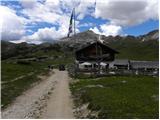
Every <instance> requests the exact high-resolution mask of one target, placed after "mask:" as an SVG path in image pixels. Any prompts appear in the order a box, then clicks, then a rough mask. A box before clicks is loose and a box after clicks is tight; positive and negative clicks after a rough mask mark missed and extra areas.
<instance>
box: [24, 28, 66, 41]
mask: <svg viewBox="0 0 160 120" xmlns="http://www.w3.org/2000/svg"><path fill="white" fill-rule="evenodd" d="M67 32H68V31H67V30H66V27H65V26H63V25H62V26H61V27H60V28H59V29H58V30H56V28H55V27H52V28H42V29H38V31H37V32H35V33H34V34H32V35H29V36H25V37H23V38H22V39H21V41H26V42H29V43H38V44H39V43H42V42H51V41H54V40H57V39H59V38H61V37H64V36H66V35H67Z"/></svg>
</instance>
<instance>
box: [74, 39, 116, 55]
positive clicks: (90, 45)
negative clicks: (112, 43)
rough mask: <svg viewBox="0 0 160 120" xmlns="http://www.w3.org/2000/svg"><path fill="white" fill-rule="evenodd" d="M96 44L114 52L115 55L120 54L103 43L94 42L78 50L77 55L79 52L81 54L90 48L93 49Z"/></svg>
mask: <svg viewBox="0 0 160 120" xmlns="http://www.w3.org/2000/svg"><path fill="white" fill-rule="evenodd" d="M96 44H98V45H100V46H102V47H104V48H107V49H108V50H110V51H112V52H113V53H119V52H118V51H116V50H114V49H112V48H110V47H108V46H107V45H105V44H102V43H101V42H98V41H97V42H93V43H91V44H89V45H86V46H83V47H82V48H80V49H78V50H76V53H77V52H80V51H83V50H85V49H88V48H90V47H92V46H95V45H96Z"/></svg>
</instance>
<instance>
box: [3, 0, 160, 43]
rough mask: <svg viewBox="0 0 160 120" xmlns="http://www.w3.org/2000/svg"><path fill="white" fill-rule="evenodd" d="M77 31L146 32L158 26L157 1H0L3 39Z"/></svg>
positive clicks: (45, 38)
mask: <svg viewBox="0 0 160 120" xmlns="http://www.w3.org/2000/svg"><path fill="white" fill-rule="evenodd" d="M74 7H75V13H76V15H75V18H76V19H75V23H76V33H79V32H83V31H86V30H92V31H93V32H95V33H97V34H101V35H105V36H109V35H112V36H116V35H121V36H126V35H134V36H138V35H143V34H146V33H148V32H150V31H152V30H155V29H159V16H158V15H159V13H158V0H8V1H7V0H1V5H0V11H1V14H0V17H1V18H2V19H0V28H1V40H5V41H11V42H15V43H20V42H28V43H35V44H40V43H43V42H49V41H54V40H58V39H60V38H62V37H66V36H67V34H68V28H69V21H70V16H71V13H72V10H73V8H74Z"/></svg>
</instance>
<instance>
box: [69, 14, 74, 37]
mask: <svg viewBox="0 0 160 120" xmlns="http://www.w3.org/2000/svg"><path fill="white" fill-rule="evenodd" d="M73 14H74V12H73V11H72V14H71V18H70V23H69V29H68V37H69V35H70V33H72V32H73V31H72V24H73Z"/></svg>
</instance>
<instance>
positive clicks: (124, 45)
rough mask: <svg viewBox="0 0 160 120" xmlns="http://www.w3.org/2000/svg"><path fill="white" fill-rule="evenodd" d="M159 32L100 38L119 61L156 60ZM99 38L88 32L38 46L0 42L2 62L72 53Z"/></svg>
mask: <svg viewBox="0 0 160 120" xmlns="http://www.w3.org/2000/svg"><path fill="white" fill-rule="evenodd" d="M158 35H159V31H158V30H154V31H151V32H149V33H148V34H145V35H141V36H138V37H135V36H115V37H113V36H108V37H106V36H103V35H102V36H101V39H102V40H103V41H104V44H106V45H108V46H110V47H112V48H114V49H116V50H117V51H119V52H120V54H118V55H117V56H116V58H119V59H134V60H158V52H159V46H158V39H159V36H158ZM98 38H99V35H98V34H95V33H94V32H92V31H90V30H88V31H85V32H82V33H78V34H76V35H75V36H71V37H69V38H67V37H65V38H62V39H61V40H59V41H56V42H54V43H43V44H40V45H34V44H27V43H20V44H14V43H10V42H6V41H2V42H1V47H2V50H1V52H2V60H3V59H7V58H10V57H17V56H23V57H34V56H35V55H47V54H49V55H50V54H55V53H57V52H58V53H72V52H73V51H74V50H75V49H78V48H80V47H82V46H83V45H85V44H90V43H91V42H94V41H96V40H97V39H98Z"/></svg>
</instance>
